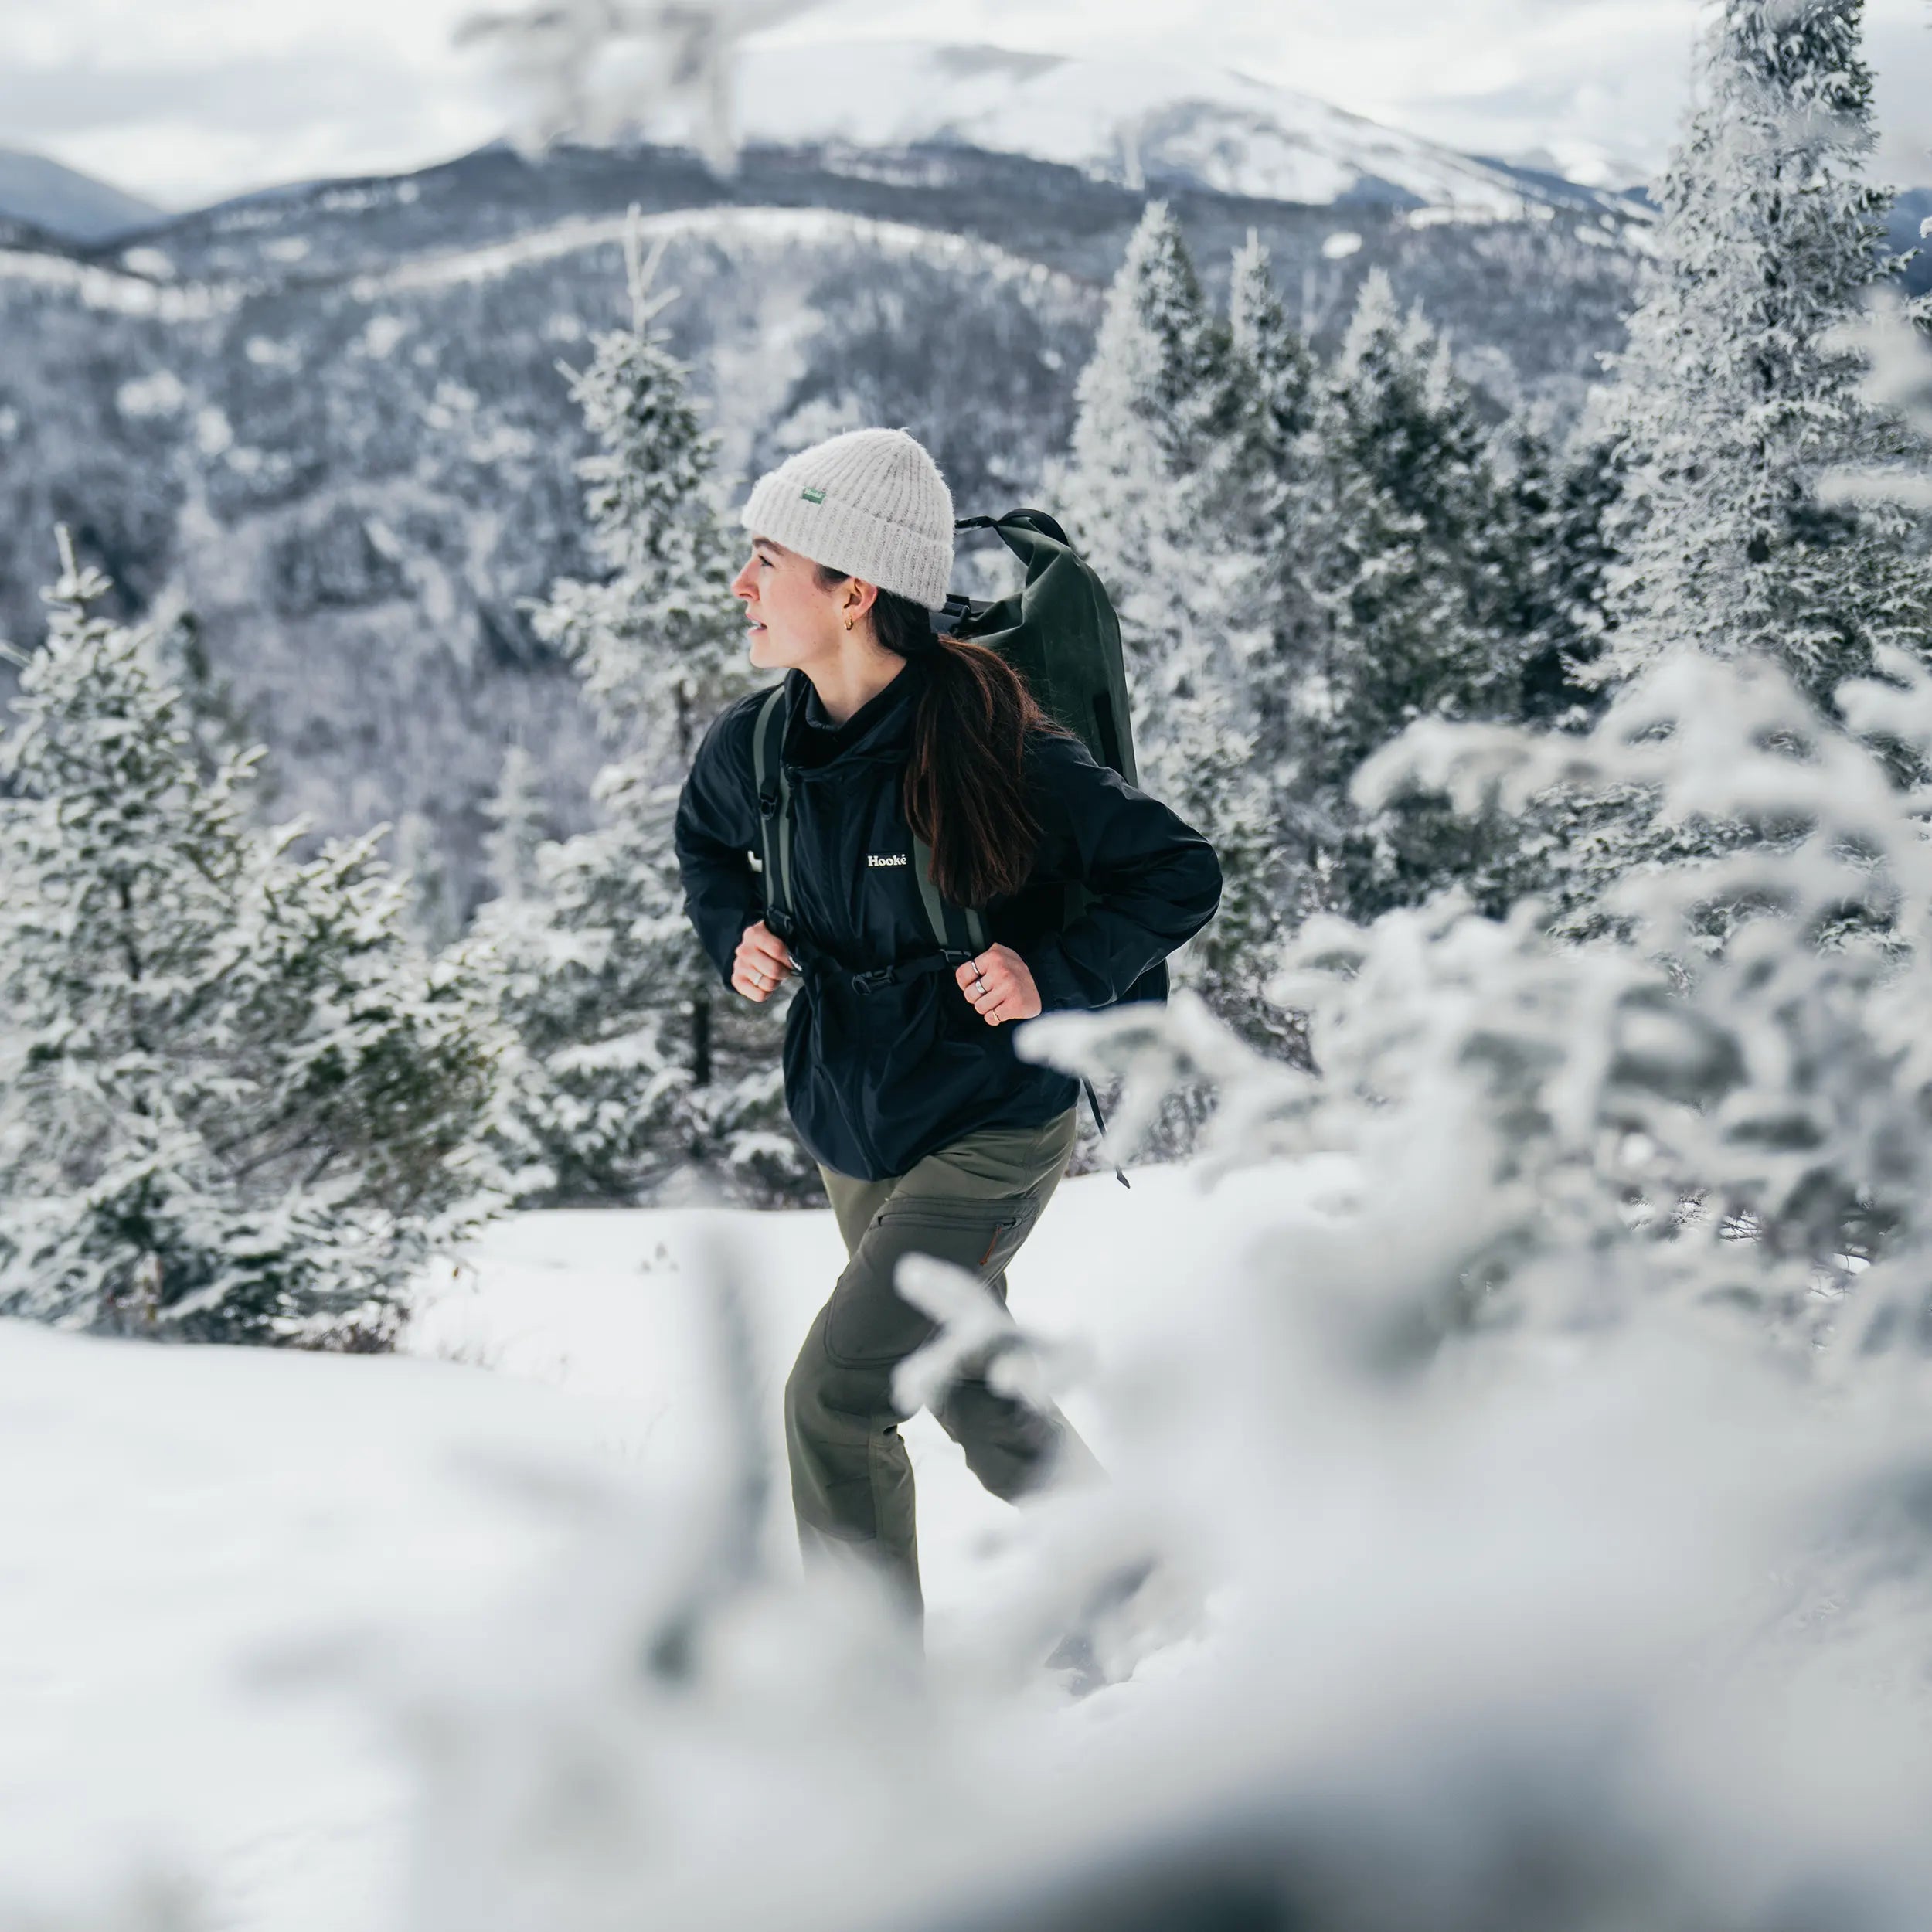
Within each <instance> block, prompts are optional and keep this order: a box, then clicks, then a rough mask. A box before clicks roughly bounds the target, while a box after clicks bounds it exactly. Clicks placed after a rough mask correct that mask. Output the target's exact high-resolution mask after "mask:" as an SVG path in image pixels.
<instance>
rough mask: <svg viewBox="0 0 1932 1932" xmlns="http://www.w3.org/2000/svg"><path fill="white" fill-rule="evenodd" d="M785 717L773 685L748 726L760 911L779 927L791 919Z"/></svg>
mask: <svg viewBox="0 0 1932 1932" xmlns="http://www.w3.org/2000/svg"><path fill="white" fill-rule="evenodd" d="M790 715H791V711H790V707H789V706H787V704H786V702H785V687H784V685H783V684H782V683H781V684H779V685H777V686H776V687H775V688H774V690H773V691H772V693H771V695H770V697H768V698H767V699H766V700H765V701H764V703H763V704H761V705H760V706H759V707H758V716H757V720H756V721H755V722H754V723H753V726H752V727H751V775H752V778H753V782H754V783H755V784H757V788H758V832H759V838H760V843H761V844H762V845H763V847H764V885H765V913H766V917H767V921H769V920H770V917H772V916H773V915H774V914H776V915H777V919H778V920H779V922H780V923H779V926H777V927H774V928H773V930H774V931H777V932H779V934H780V937H784V934H783V932H782V930H781V927H788V926H789V925H790V924H791V780H790V779H788V778H787V777H786V776H785V760H784V750H785V724H786V721H787V719H788V717H789V716H790Z"/></svg>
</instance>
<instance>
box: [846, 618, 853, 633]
mask: <svg viewBox="0 0 1932 1932" xmlns="http://www.w3.org/2000/svg"><path fill="white" fill-rule="evenodd" d="M845 628H846V629H847V630H848V631H849V630H850V629H851V628H852V619H851V618H850V617H848V618H846V620H845Z"/></svg>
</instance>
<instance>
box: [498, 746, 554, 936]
mask: <svg viewBox="0 0 1932 1932" xmlns="http://www.w3.org/2000/svg"><path fill="white" fill-rule="evenodd" d="M483 815H484V817H485V818H487V819H488V820H489V821H490V829H489V831H488V833H486V834H485V837H484V840H483V862H484V866H485V869H486V872H487V876H488V879H489V882H490V885H491V886H492V890H493V892H494V894H495V896H496V897H497V898H498V899H503V900H525V899H528V898H529V897H530V896H531V895H532V893H534V892H535V891H536V869H537V852H538V849H539V847H540V846H542V845H544V844H546V842H549V808H548V806H547V805H546V802H545V799H544V794H543V773H542V770H541V769H540V768H539V766H538V764H537V762H536V760H535V759H534V758H532V757H531V756H530V754H529V752H527V751H526V750H524V748H523V747H522V745H520V744H515V745H512V746H511V747H510V748H509V750H508V751H506V752H505V753H504V754H503V770H502V777H500V778H499V779H498V783H497V787H496V791H495V796H494V797H492V798H490V799H489V800H488V801H486V802H485V805H484V807H483Z"/></svg>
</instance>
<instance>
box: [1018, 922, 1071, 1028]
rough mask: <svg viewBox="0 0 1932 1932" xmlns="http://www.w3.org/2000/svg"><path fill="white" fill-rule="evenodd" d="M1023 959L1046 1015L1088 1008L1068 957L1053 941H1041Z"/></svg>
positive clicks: (1041, 1008) (1040, 1005)
mask: <svg viewBox="0 0 1932 1932" xmlns="http://www.w3.org/2000/svg"><path fill="white" fill-rule="evenodd" d="M1021 957H1022V958H1024V959H1025V960H1026V970H1027V971H1029V973H1031V974H1032V975H1033V985H1034V986H1035V987H1036V988H1037V990H1038V992H1039V1009H1040V1011H1041V1012H1043V1013H1059V1012H1066V1011H1068V1010H1069V1009H1073V1008H1079V1007H1084V1006H1085V1005H1087V1001H1086V1000H1085V998H1083V996H1082V995H1081V992H1080V988H1079V987H1078V985H1076V984H1075V982H1074V979H1073V971H1072V969H1071V968H1070V967H1069V966H1068V965H1067V963H1066V954H1064V953H1063V952H1062V951H1060V947H1058V946H1057V945H1056V944H1055V943H1054V942H1053V940H1050V939H1049V940H1042V941H1041V943H1040V944H1039V946H1038V947H1036V948H1035V949H1034V951H1032V953H1030V954H1022V955H1021Z"/></svg>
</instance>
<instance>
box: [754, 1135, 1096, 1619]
mask: <svg viewBox="0 0 1932 1932" xmlns="http://www.w3.org/2000/svg"><path fill="white" fill-rule="evenodd" d="M1074 1125H1075V1123H1074V1115H1073V1110H1072V1109H1071V1108H1070V1109H1069V1110H1068V1111H1066V1113H1064V1114H1060V1116H1058V1117H1056V1119H1053V1120H1051V1121H1048V1122H1047V1124H1046V1125H1045V1126H1044V1127H1029V1128H989V1129H988V1130H986V1131H985V1132H982V1133H978V1134H968V1135H967V1136H966V1137H965V1138H964V1139H962V1140H958V1141H954V1143H953V1145H951V1147H946V1148H940V1151H938V1152H937V1153H936V1154H929V1155H927V1157H926V1158H925V1159H924V1160H923V1161H921V1162H920V1163H919V1164H918V1165H917V1166H916V1167H914V1168H913V1169H912V1170H911V1172H909V1173H906V1174H902V1175H897V1176H896V1177H895V1178H894V1179H891V1180H886V1181H858V1180H854V1179H852V1177H851V1175H845V1174H838V1173H835V1172H833V1171H832V1169H831V1168H825V1167H821V1168H820V1170H819V1171H820V1172H821V1173H822V1174H823V1175H825V1192H827V1193H828V1195H830V1196H831V1197H832V1211H833V1213H835V1214H836V1215H837V1216H838V1231H839V1233H841V1234H842V1235H843V1236H845V1251H846V1253H847V1254H848V1255H849V1257H850V1259H849V1260H848V1262H847V1264H846V1267H845V1272H844V1274H842V1275H840V1276H839V1277H838V1286H837V1287H835V1288H834V1289H833V1290H832V1299H831V1300H830V1301H828V1302H827V1303H826V1304H825V1306H824V1307H823V1308H821V1309H820V1310H819V1311H818V1315H817V1317H816V1318H815V1320H814V1321H813V1322H812V1325H811V1332H809V1333H808V1335H806V1337H805V1344H804V1347H803V1348H802V1349H800V1350H799V1352H798V1362H796V1364H795V1365H794V1367H793V1369H792V1371H791V1379H790V1380H789V1381H787V1383H786V1384H785V1440H786V1443H787V1447H789V1450H790V1452H791V1499H792V1505H793V1507H794V1509H795V1510H796V1512H797V1513H798V1539H799V1543H800V1544H801V1546H802V1548H803V1549H804V1554H805V1556H806V1560H808V1562H810V1561H814V1560H819V1559H823V1558H833V1557H840V1556H861V1557H862V1558H865V1559H867V1560H870V1561H872V1562H873V1563H876V1564H878V1565H879V1566H880V1567H881V1568H882V1569H883V1570H884V1572H885V1573H886V1576H887V1577H888V1579H889V1580H890V1581H891V1583H893V1585H894V1587H896V1589H897V1590H899V1591H900V1593H901V1594H902V1595H903V1597H904V1600H905V1601H906V1604H907V1607H909V1608H910V1610H911V1611H912V1612H913V1614H914V1615H915V1616H917V1614H918V1613H919V1611H920V1607H921V1599H920V1587H919V1545H918V1538H917V1532H916V1529H915V1527H914V1522H913V1469H912V1461H911V1458H910V1457H909V1456H908V1455H907V1454H906V1445H905V1443H904V1441H903V1440H902V1439H901V1437H900V1433H899V1425H900V1423H901V1422H903V1420H906V1418H905V1417H904V1416H903V1415H902V1414H901V1413H900V1412H899V1410H897V1409H896V1408H895V1407H894V1406H893V1395H892V1380H893V1369H895V1368H896V1367H897V1366H898V1365H899V1364H900V1362H903V1361H904V1360H905V1359H906V1356H908V1355H910V1354H912V1353H913V1351H914V1350H916V1349H920V1348H922V1347H923V1346H924V1345H925V1344H926V1343H927V1342H929V1341H930V1339H931V1338H932V1337H933V1335H934V1333H935V1332H936V1330H937V1324H936V1323H935V1322H934V1321H932V1320H931V1319H930V1317H928V1316H927V1315H924V1314H923V1313H922V1312H921V1311H920V1310H919V1309H917V1308H914V1307H913V1305H912V1304H910V1302H908V1301H903V1300H902V1299H901V1298H900V1296H899V1294H897V1292H896V1290H895V1289H894V1287H893V1274H894V1270H896V1268H897V1267H898V1265H899V1262H900V1258H901V1257H903V1256H905V1255H908V1254H929V1255H933V1256H935V1257H937V1258H938V1259H939V1260H942V1261H950V1262H951V1263H952V1264H954V1266H955V1267H961V1268H964V1269H965V1270H967V1271H968V1273H970V1274H973V1275H975V1276H976V1277H978V1279H979V1280H980V1281H981V1282H983V1283H984V1284H985V1285H986V1287H988V1288H990V1289H991V1290H992V1292H993V1293H994V1294H996V1295H997V1296H998V1298H999V1299H1000V1300H1001V1301H1002V1302H1004V1301H1005V1299H1006V1267H1007V1264H1008V1263H1009V1261H1011V1260H1012V1258H1013V1257H1014V1256H1015V1254H1016V1253H1018V1252H1019V1247H1020V1243H1022V1242H1023V1241H1024V1240H1026V1237H1027V1236H1028V1235H1029V1233H1032V1227H1033V1223H1035V1222H1036V1221H1037V1220H1038V1219H1039V1216H1040V1211H1041V1209H1043V1208H1044V1207H1045V1206H1046V1203H1047V1202H1048V1201H1049V1199H1051V1198H1052V1196H1053V1190H1054V1189H1055V1188H1056V1187H1057V1186H1058V1185H1060V1176H1061V1175H1063V1173H1065V1172H1066V1163H1067V1162H1068V1161H1069V1160H1070V1158H1072V1155H1073V1140H1074ZM981 1366H982V1369H983V1366H984V1365H981ZM934 1414H935V1416H936V1417H937V1420H938V1422H939V1423H940V1427H942V1428H944V1430H945V1431H946V1433H947V1434H948V1435H950V1436H951V1437H952V1438H953V1440H954V1441H955V1442H957V1444H959V1445H960V1447H961V1448H962V1449H964V1451H965V1452H966V1462H967V1466H968V1468H970V1469H971V1471H972V1472H973V1474H974V1475H975V1476H977V1477H978V1478H979V1480H980V1481H981V1482H982V1483H984V1484H985V1485H986V1487H987V1488H988V1489H990V1490H991V1491H992V1492H993V1494H994V1495H996V1496H1003V1497H1005V1498H1006V1499H1007V1500H1008V1501H1009V1502H1012V1501H1014V1500H1015V1499H1016V1498H1019V1497H1020V1496H1022V1495H1025V1494H1026V1492H1027V1491H1029V1489H1033V1488H1038V1487H1039V1485H1041V1484H1042V1483H1043V1482H1044V1481H1047V1480H1049V1478H1052V1477H1053V1475H1056V1474H1070V1473H1072V1472H1073V1471H1074V1470H1076V1469H1078V1470H1082V1471H1084V1470H1087V1469H1090V1468H1094V1467H1096V1466H1097V1465H1095V1464H1094V1461H1093V1458H1092V1456H1091V1454H1090V1452H1089V1451H1087V1447H1086V1445H1085V1444H1083V1443H1082V1442H1081V1441H1080V1438H1079V1437H1078V1436H1077V1435H1076V1434H1074V1432H1073V1430H1072V1429H1071V1428H1070V1427H1069V1426H1068V1424H1067V1423H1066V1421H1065V1420H1064V1419H1063V1418H1062V1417H1059V1416H1057V1415H1053V1416H1046V1415H1042V1414H1041V1413H1039V1411H1038V1410H1034V1409H1032V1408H1029V1407H1028V1406H1027V1405H1026V1404H1025V1403H1020V1402H1015V1401H1013V1400H1012V1399H1011V1398H1010V1397H1008V1396H1002V1395H1000V1394H998V1393H995V1391H994V1390H993V1389H992V1388H991V1387H989V1386H988V1384H987V1383H986V1381H985V1376H984V1374H983V1373H977V1374H975V1373H970V1372H969V1373H968V1375H967V1376H964V1377H963V1378H962V1379H960V1380H958V1381H956V1382H955V1383H954V1384H953V1386H952V1387H951V1389H949V1390H948V1391H947V1394H946V1396H945V1397H944V1400H942V1401H941V1402H940V1404H939V1406H938V1407H937V1409H936V1410H935V1411H934Z"/></svg>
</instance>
